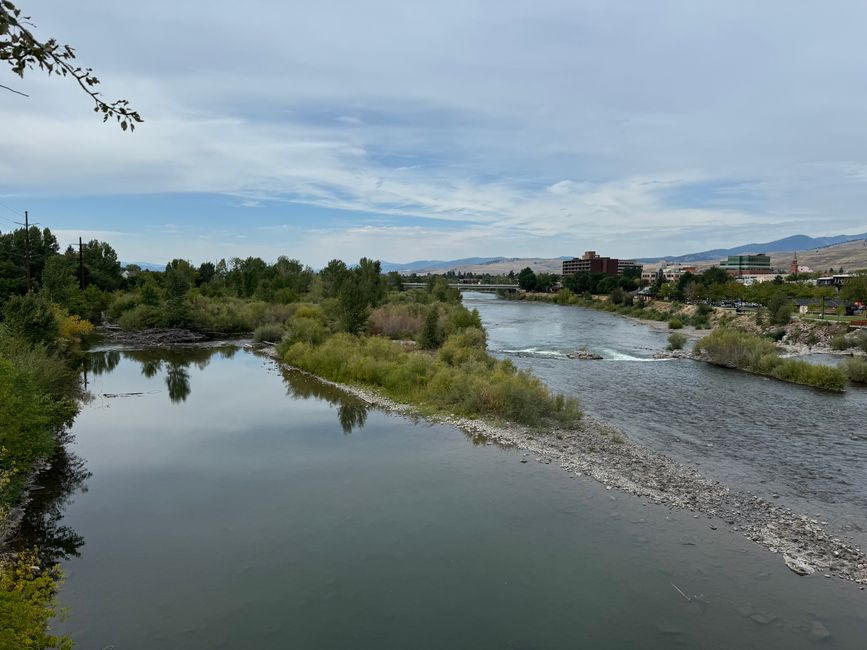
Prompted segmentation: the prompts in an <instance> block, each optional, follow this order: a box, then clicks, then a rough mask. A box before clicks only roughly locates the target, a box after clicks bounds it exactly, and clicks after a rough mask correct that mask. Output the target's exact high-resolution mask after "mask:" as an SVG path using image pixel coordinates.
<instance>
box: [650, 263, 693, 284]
mask: <svg viewBox="0 0 867 650" xmlns="http://www.w3.org/2000/svg"><path fill="white" fill-rule="evenodd" d="M684 273H692V274H693V275H697V273H698V271H697V270H696V268H695V267H694V266H684V265H682V264H673V265H670V266H660V267H659V268H658V269H656V270H655V271H644V272H643V273H642V274H641V280H642V281H644V282H648V283H651V282H656V281H657V280H659V279H661V280H662V281H663V282H671V283H674V284H677V282H678V280H680V278H681V277H682V276H683V274H684Z"/></svg>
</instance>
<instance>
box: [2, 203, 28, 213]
mask: <svg viewBox="0 0 867 650" xmlns="http://www.w3.org/2000/svg"><path fill="white" fill-rule="evenodd" d="M0 207H4V208H6V209H7V210H9V212H11V213H12V214H14V215H15V216H16V217H23V216H24V213H23V212H21V211H20V210H15V209H14V208H10V207H9V206H8V205H6V204H5V203H3V202H2V201H0Z"/></svg>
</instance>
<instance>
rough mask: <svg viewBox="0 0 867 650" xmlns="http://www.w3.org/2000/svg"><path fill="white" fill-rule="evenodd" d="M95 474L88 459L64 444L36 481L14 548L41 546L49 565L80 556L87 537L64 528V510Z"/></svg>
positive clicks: (42, 558) (46, 563)
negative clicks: (89, 467) (76, 453)
mask: <svg viewBox="0 0 867 650" xmlns="http://www.w3.org/2000/svg"><path fill="white" fill-rule="evenodd" d="M90 476H91V473H90V472H89V471H88V470H87V468H86V467H85V464H84V460H83V459H81V458H79V457H78V456H76V455H75V454H73V453H71V452H70V451H69V450H68V449H67V448H66V446H64V445H60V446H59V447H58V449H57V451H56V452H55V454H54V457H53V458H52V459H51V464H50V466H49V467H48V468H46V469H44V470H43V471H42V472H40V473H39V475H38V476H37V478H36V481H35V486H36V489H34V490H33V491H32V492H31V498H30V501H29V503H28V504H27V507H26V508H25V510H24V515H23V518H22V520H21V525H20V527H19V528H18V531H17V534H16V536H15V539H14V540H13V542H12V548H13V549H15V550H22V549H26V548H33V547H34V546H35V547H38V548H39V552H40V559H41V560H42V562H43V563H44V565H45V566H51V565H53V564H56V563H57V562H59V561H60V560H65V559H67V558H70V557H78V556H79V555H80V552H81V547H82V546H83V545H84V538H83V537H82V536H81V535H79V534H78V533H76V532H75V531H74V530H73V529H72V528H70V527H69V526H64V525H61V523H60V521H61V519H62V517H63V513H64V510H65V509H66V506H67V504H68V503H69V501H70V498H71V497H72V495H73V494H74V493H75V492H78V491H81V492H86V491H87V486H86V485H85V482H86V481H87V479H89V478H90Z"/></svg>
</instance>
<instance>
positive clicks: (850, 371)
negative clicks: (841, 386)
mask: <svg viewBox="0 0 867 650" xmlns="http://www.w3.org/2000/svg"><path fill="white" fill-rule="evenodd" d="M843 369H844V370H845V371H846V375H847V376H848V377H849V381H854V382H857V383H859V384H867V359H865V358H864V357H852V358H851V359H846V361H845V362H844V363H843Z"/></svg>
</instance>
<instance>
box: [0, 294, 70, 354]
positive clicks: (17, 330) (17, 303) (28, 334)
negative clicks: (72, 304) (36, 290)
mask: <svg viewBox="0 0 867 650" xmlns="http://www.w3.org/2000/svg"><path fill="white" fill-rule="evenodd" d="M3 325H4V327H5V328H6V330H7V331H8V332H9V334H11V335H12V336H14V337H17V338H19V339H21V340H22V341H25V342H26V343H27V344H29V345H49V346H51V345H54V343H55V342H56V341H57V320H56V319H55V318H54V310H52V308H51V304H50V303H49V302H48V301H47V300H45V299H44V298H41V297H39V296H36V295H34V294H27V295H26V296H11V297H10V298H9V300H7V301H6V304H5V305H4V307H3Z"/></svg>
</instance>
